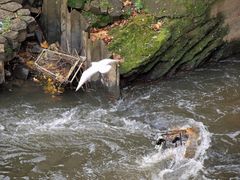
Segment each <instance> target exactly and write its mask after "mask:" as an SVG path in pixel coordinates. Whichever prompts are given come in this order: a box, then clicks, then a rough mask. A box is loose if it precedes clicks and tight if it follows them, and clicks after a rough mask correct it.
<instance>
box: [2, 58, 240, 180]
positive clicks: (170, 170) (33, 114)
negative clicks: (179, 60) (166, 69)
mask: <svg viewBox="0 0 240 180" xmlns="http://www.w3.org/2000/svg"><path fill="white" fill-rule="evenodd" d="M184 127H195V128H198V129H199V131H200V133H199V138H200V139H199V140H200V141H199V146H198V147H197V150H196V152H195V156H194V157H193V158H185V157H184V152H185V150H186V149H185V146H179V147H177V148H173V149H167V150H165V151H159V150H158V149H156V148H155V145H154V141H155V139H154V138H155V136H156V134H157V133H158V132H159V130H167V129H171V128H184ZM239 143H240V62H239V61H236V62H231V63H229V62H222V63H220V64H213V65H211V66H209V67H208V68H204V69H198V70H196V71H195V72H192V73H190V74H188V75H185V76H178V77H175V78H173V79H171V80H165V81H160V82H154V83H149V84H144V85H136V86H134V87H128V88H125V89H123V91H122V98H121V100H118V101H112V100H111V98H110V97H108V96H107V95H105V94H104V93H102V92H94V91H93V92H90V93H86V92H79V93H74V92H66V93H65V94H64V95H62V96H59V97H57V98H52V97H51V96H50V95H47V94H44V93H43V92H42V91H41V88H40V87H38V86H37V85H35V84H31V83H25V84H24V86H23V87H22V88H20V89H19V88H16V89H13V90H12V91H6V90H5V91H3V90H2V91H1V92H0V179H5V180H8V179H57V180H58V179H60V180H62V179H63V180H64V179H109V180H112V179H127V180H131V179H142V180H144V179H168V180H171V179H230V178H231V179H240V145H239Z"/></svg>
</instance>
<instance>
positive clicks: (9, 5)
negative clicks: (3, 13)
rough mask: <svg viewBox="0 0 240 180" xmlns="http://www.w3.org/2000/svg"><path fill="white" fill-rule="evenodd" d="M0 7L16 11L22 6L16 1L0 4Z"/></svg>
mask: <svg viewBox="0 0 240 180" xmlns="http://www.w3.org/2000/svg"><path fill="white" fill-rule="evenodd" d="M0 8H1V9H3V10H7V11H10V12H16V11H17V10H19V9H21V8H22V5H21V4H19V3H16V2H9V3H6V4H2V5H0Z"/></svg>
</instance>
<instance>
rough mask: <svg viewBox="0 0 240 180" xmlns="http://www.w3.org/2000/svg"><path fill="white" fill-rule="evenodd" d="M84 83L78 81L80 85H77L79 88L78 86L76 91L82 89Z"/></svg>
mask: <svg viewBox="0 0 240 180" xmlns="http://www.w3.org/2000/svg"><path fill="white" fill-rule="evenodd" d="M82 85H83V83H82V82H79V83H78V86H77V88H76V90H75V92H77V91H78V90H79V89H80V87H82Z"/></svg>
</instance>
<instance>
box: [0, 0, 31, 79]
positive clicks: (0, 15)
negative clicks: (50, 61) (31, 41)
mask: <svg viewBox="0 0 240 180" xmlns="http://www.w3.org/2000/svg"><path fill="white" fill-rule="evenodd" d="M21 3H22V1H16V0H15V1H13V0H1V1H0V63H1V68H2V69H3V68H4V63H5V62H7V61H11V60H12V59H13V58H14V57H16V55H17V53H18V51H19V49H20V46H21V43H22V42H23V41H25V40H26V38H27V35H28V34H30V33H33V32H34V31H35V29H36V22H35V19H34V18H33V17H32V16H30V11H29V10H28V9H23V6H22V5H21ZM1 71H4V70H1ZM0 76H1V77H0V83H2V82H3V81H4V77H3V76H4V72H2V73H0Z"/></svg>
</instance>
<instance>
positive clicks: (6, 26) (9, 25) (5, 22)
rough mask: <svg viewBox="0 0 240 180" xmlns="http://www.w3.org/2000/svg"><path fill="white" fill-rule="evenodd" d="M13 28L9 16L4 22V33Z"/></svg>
mask: <svg viewBox="0 0 240 180" xmlns="http://www.w3.org/2000/svg"><path fill="white" fill-rule="evenodd" d="M10 30H11V19H10V18H9V17H7V18H5V19H4V20H3V22H2V33H4V32H8V31H10Z"/></svg>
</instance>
